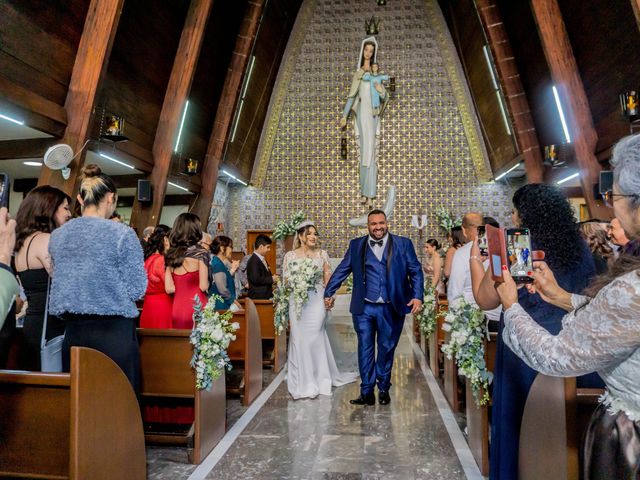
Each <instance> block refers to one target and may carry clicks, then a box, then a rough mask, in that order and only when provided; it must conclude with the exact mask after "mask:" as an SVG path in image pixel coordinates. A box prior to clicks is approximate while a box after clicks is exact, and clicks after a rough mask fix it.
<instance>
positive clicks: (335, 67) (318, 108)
mask: <svg viewBox="0 0 640 480" xmlns="http://www.w3.org/2000/svg"><path fill="white" fill-rule="evenodd" d="M308 1H309V0H308ZM311 5H312V6H311V7H310V8H312V9H313V10H312V12H313V15H311V16H310V20H309V23H308V24H307V25H306V28H304V29H303V30H302V33H301V29H300V26H301V25H300V20H299V21H298V24H297V26H296V28H297V29H298V32H297V35H298V37H296V32H295V30H294V34H293V35H292V39H291V40H290V42H291V41H299V40H300V37H299V36H300V35H301V38H302V43H301V44H300V45H301V48H300V53H299V55H298V57H297V58H292V57H293V56H292V55H289V56H288V58H287V56H285V59H284V60H283V63H282V65H281V67H280V68H281V75H282V69H286V68H289V69H293V70H292V74H291V81H290V83H289V84H288V85H285V86H284V87H285V88H286V96H285V97H284V98H285V100H284V103H283V105H282V111H281V114H280V116H279V118H272V119H271V122H272V123H271V124H269V123H268V122H269V117H268V118H267V122H266V123H265V127H264V128H265V129H269V128H272V129H274V128H275V129H276V130H275V131H276V133H275V137H274V141H273V148H272V150H271V152H270V157H269V158H268V165H267V166H266V173H265V176H264V181H263V182H262V185H261V186H260V187H259V188H258V187H246V188H245V187H236V186H233V187H231V188H229V200H228V213H229V214H228V218H227V220H226V222H225V225H226V228H225V229H226V231H227V233H228V234H230V236H232V237H233V238H234V241H235V244H236V245H237V246H241V245H245V243H246V240H245V232H246V230H248V229H271V228H273V227H274V226H275V224H276V223H277V222H279V221H281V220H283V219H288V218H290V217H291V215H292V214H293V213H294V212H296V211H298V210H304V211H305V212H306V214H307V216H308V217H309V218H312V219H313V220H315V222H316V224H317V227H318V230H319V232H320V235H321V241H322V245H323V247H324V248H325V249H327V251H328V253H329V255H330V256H332V257H338V256H342V254H343V253H344V251H345V249H346V247H347V244H348V240H349V239H350V238H353V237H355V236H357V235H359V234H360V233H361V232H359V231H358V229H356V228H353V227H350V226H349V225H348V223H347V221H348V219H349V218H351V217H355V216H360V215H362V214H363V213H364V209H363V207H362V205H360V204H359V198H360V195H359V183H358V158H357V157H356V153H355V152H356V150H355V148H354V146H355V140H354V138H353V126H352V125H351V122H349V126H348V129H347V132H346V135H347V138H348V158H347V159H346V160H343V159H342V158H340V138H341V135H342V133H341V131H340V130H339V128H338V123H339V120H340V117H341V114H342V109H343V106H344V102H345V98H346V95H347V92H348V90H349V86H350V83H351V77H352V75H353V72H354V71H355V69H356V64H357V61H358V54H359V51H360V45H361V42H362V40H363V39H364V38H365V37H366V36H367V35H365V31H364V21H365V19H367V18H370V17H371V16H372V15H376V16H378V17H379V18H380V19H381V22H380V33H379V35H377V36H376V37H377V40H378V43H379V50H378V53H377V60H378V63H379V64H380V68H381V71H382V72H384V73H388V74H391V75H393V76H395V77H396V83H397V91H396V96H395V98H393V99H392V100H391V101H390V103H389V105H388V107H387V110H386V112H385V114H384V117H383V118H382V133H381V146H380V152H379V157H378V166H379V173H378V198H377V199H376V201H375V203H374V206H376V207H381V206H382V205H383V203H384V200H385V196H386V192H387V189H388V187H389V186H390V185H395V186H396V187H397V196H396V205H395V209H394V212H393V217H392V218H391V221H390V223H391V231H392V232H394V233H397V234H401V235H405V236H409V237H411V238H413V239H414V241H415V243H416V247H418V248H419V247H421V246H422V242H424V240H426V239H427V238H430V237H437V238H440V239H442V235H441V232H440V231H439V229H438V227H437V225H436V216H435V209H436V208H437V207H444V208H445V209H447V210H449V211H451V212H452V213H455V214H459V213H464V212H465V211H469V210H479V211H482V212H483V213H484V214H490V215H492V216H494V217H496V218H497V219H498V220H499V221H501V222H504V221H506V220H507V219H508V216H509V213H510V209H511V201H510V200H511V194H512V192H511V189H509V188H508V187H505V186H504V185H501V184H482V183H479V181H478V179H477V175H476V166H474V163H473V162H472V158H471V152H470V145H469V143H468V140H467V136H466V135H465V130H464V128H463V123H462V113H461V109H460V108H459V106H458V104H457V102H456V99H455V95H454V88H455V84H454V83H453V82H452V80H451V78H450V75H449V74H448V72H451V68H452V66H451V65H447V64H446V63H445V62H447V61H451V58H452V57H451V55H448V56H447V55H445V54H443V52H442V50H441V45H442V43H443V41H450V39H448V38H445V39H444V40H443V38H442V36H443V33H446V31H444V32H443V30H442V25H443V20H442V18H441V17H440V15H441V14H440V12H439V10H436V9H437V8H438V7H437V3H435V2H425V1H420V0H402V1H401V0H394V1H390V2H388V5H387V6H378V5H377V4H376V1H375V0H348V1H347V0H316V1H313V2H311ZM307 7H309V5H308V4H307ZM303 10H304V9H301V12H302V11H303ZM434 12H435V13H437V16H434V15H433V14H434ZM434 22H441V23H438V24H437V25H436V24H434ZM434 25H435V27H434ZM436 27H437V28H436ZM438 35H440V36H441V37H440V38H438ZM446 35H448V33H446ZM290 50H291V46H290V47H289V51H290ZM447 57H448V58H449V59H447ZM279 81H280V79H279ZM276 88H283V86H282V85H280V86H278V85H276ZM465 92H466V89H465ZM274 95H275V93H274ZM272 102H273V100H272ZM272 117H273V116H272ZM274 122H275V124H274ZM263 135H264V134H263ZM254 176H255V172H254ZM412 214H427V215H428V226H427V228H426V229H425V232H424V234H423V239H422V240H421V241H419V236H418V231H417V230H416V229H415V228H413V227H411V215H412Z"/></svg>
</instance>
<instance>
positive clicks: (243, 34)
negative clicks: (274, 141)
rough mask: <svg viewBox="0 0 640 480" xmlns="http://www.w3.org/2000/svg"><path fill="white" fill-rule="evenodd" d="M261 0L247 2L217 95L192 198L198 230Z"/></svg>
mask: <svg viewBox="0 0 640 480" xmlns="http://www.w3.org/2000/svg"><path fill="white" fill-rule="evenodd" d="M264 5H265V2H264V0H254V1H252V2H249V5H248V6H247V12H246V13H245V16H244V18H243V20H242V24H241V26H240V31H239V32H238V36H237V38H236V44H235V47H234V49H233V54H232V56H231V62H230V65H229V69H228V71H227V76H226V78H225V81H224V88H223V90H222V94H221V95H220V102H219V103H218V109H217V111H216V116H215V120H214V122H213V127H212V129H211V135H210V137H209V143H208V145H207V151H206V153H205V157H204V165H203V167H202V174H201V175H200V177H201V181H202V189H201V190H200V195H199V196H198V198H197V199H196V201H195V203H194V206H193V209H192V212H193V213H195V214H197V215H198V216H199V217H200V220H201V222H202V227H203V228H204V229H206V228H207V225H208V223H209V213H210V212H211V203H212V202H213V194H214V193H215V189H216V183H217V182H218V169H219V167H220V162H221V161H222V156H223V155H224V148H225V145H226V143H227V140H228V138H229V130H230V129H231V122H232V121H233V116H234V113H235V108H236V104H237V103H238V97H239V95H240V88H241V87H242V80H243V78H244V76H245V74H246V70H247V65H248V64H249V55H250V54H251V49H252V48H253V43H254V41H255V37H256V34H257V32H258V27H259V25H260V18H261V17H262V12H263V10H264Z"/></svg>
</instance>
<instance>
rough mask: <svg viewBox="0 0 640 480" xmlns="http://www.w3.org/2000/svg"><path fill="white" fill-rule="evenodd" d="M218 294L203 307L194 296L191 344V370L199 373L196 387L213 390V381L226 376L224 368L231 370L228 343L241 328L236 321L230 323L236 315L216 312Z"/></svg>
mask: <svg viewBox="0 0 640 480" xmlns="http://www.w3.org/2000/svg"><path fill="white" fill-rule="evenodd" d="M218 298H219V299H220V300H222V299H221V298H220V297H218V295H212V296H211V298H209V301H208V302H207V304H206V305H205V306H204V308H203V306H202V303H201V302H200V299H199V298H198V297H197V296H196V297H195V304H194V306H193V330H192V331H191V336H190V340H191V344H192V345H193V357H192V358H191V368H194V369H195V371H196V388H198V389H199V390H205V389H206V390H210V389H211V385H212V384H213V382H214V381H215V380H216V379H217V378H218V377H220V375H222V374H223V373H224V370H225V368H226V369H228V370H231V361H230V360H229V356H228V355H227V348H228V347H229V343H231V342H232V341H233V340H235V339H236V336H235V334H234V333H235V331H236V330H238V329H239V328H240V324H239V323H237V322H234V323H230V320H231V319H232V318H233V313H231V312H225V313H220V312H217V311H216V309H215V305H216V299H218Z"/></svg>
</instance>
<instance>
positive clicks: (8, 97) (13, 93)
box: [0, 76, 67, 125]
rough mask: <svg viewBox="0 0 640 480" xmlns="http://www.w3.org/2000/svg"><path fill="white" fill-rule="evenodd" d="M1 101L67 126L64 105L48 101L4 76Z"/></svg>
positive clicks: (0, 91) (1, 79)
mask: <svg viewBox="0 0 640 480" xmlns="http://www.w3.org/2000/svg"><path fill="white" fill-rule="evenodd" d="M0 99H2V100H4V101H6V102H8V103H12V104H14V105H16V106H17V107H19V108H21V109H23V110H27V111H29V112H33V113H36V114H38V115H41V116H43V117H45V118H48V119H51V120H53V121H54V122H58V123H60V124H63V125H66V124H67V112H66V111H65V109H64V107H63V106H62V105H58V104H57V103H55V102H52V101H51V100H47V99H46V98H44V97H41V96H40V95H38V94H37V93H34V92H32V91H30V90H28V89H26V88H24V87H23V86H21V85H18V84H17V83H13V82H12V81H11V80H8V79H6V78H4V77H2V76H0Z"/></svg>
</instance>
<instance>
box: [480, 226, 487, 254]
mask: <svg viewBox="0 0 640 480" xmlns="http://www.w3.org/2000/svg"><path fill="white" fill-rule="evenodd" d="M478 248H479V249H480V255H482V256H483V257H486V256H488V255H489V244H488V243H487V231H486V229H485V228H484V225H482V226H480V227H478Z"/></svg>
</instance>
